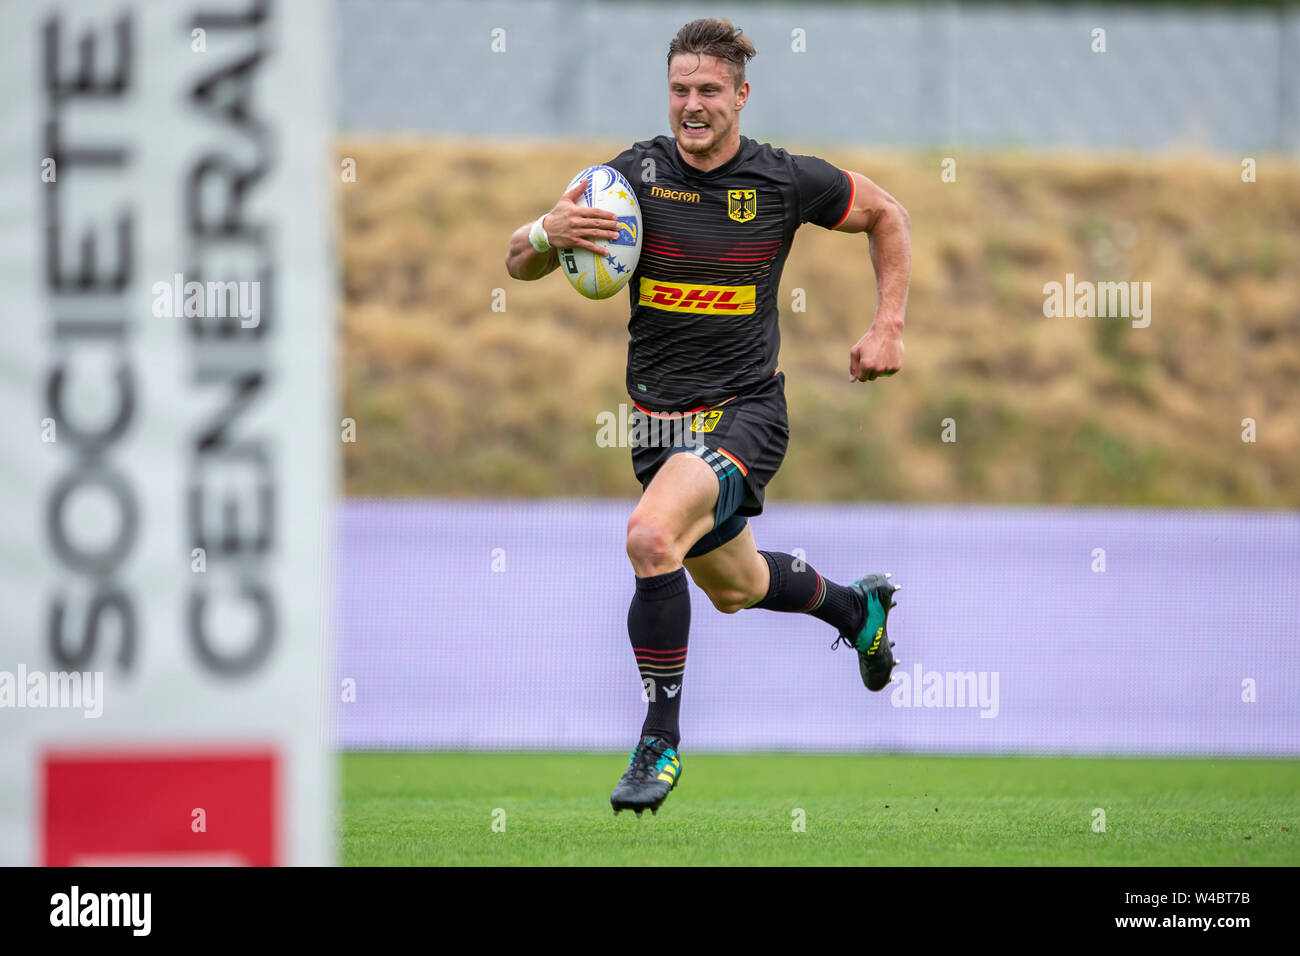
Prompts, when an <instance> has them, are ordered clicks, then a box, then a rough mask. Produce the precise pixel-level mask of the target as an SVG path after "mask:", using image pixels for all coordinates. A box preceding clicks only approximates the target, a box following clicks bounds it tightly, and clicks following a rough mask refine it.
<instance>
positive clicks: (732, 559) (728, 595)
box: [685, 524, 768, 614]
mask: <svg viewBox="0 0 1300 956" xmlns="http://www.w3.org/2000/svg"><path fill="white" fill-rule="evenodd" d="M685 564H686V571H687V573H689V574H690V576H691V580H692V581H694V582H695V584H696V585H697V586H698V587H699V589H700V590H701V591H703V592H704V593H705V594H707V595H708V596H709V600H710V601H712V602H713V606H714V607H716V608H717V609H718V610H719V611H722V612H724V613H726V614H731V613H734V612H736V611H739V610H741V609H742V608H746V607H749V606H750V605H751V604H754V603H755V602H757V601H761V600H762V599H763V595H765V594H766V593H767V586H768V568H767V560H766V559H765V558H764V557H763V556H762V555H761V554H759V553H758V547H757V546H756V545H755V544H754V532H753V531H752V530H751V529H750V526H749V525H748V524H747V525H745V528H744V530H742V531H741V532H740V534H738V535H736V536H735V537H734V538H732V539H731V540H730V541H728V542H727V543H726V544H724V545H722V546H721V547H718V548H714V549H713V550H712V551H710V552H708V553H707V554H702V555H700V556H699V557H698V558H687V559H686V561H685Z"/></svg>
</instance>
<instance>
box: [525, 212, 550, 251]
mask: <svg viewBox="0 0 1300 956" xmlns="http://www.w3.org/2000/svg"><path fill="white" fill-rule="evenodd" d="M545 218H546V214H543V215H541V216H538V217H537V221H536V222H535V223H533V228H531V229H529V230H528V241H529V242H531V243H532V244H533V248H534V249H536V250H537V251H538V252H550V251H551V237H550V236H548V235H547V234H546V229H545V227H543V226H542V220H543V219H545Z"/></svg>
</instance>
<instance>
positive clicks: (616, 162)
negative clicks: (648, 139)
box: [602, 145, 641, 186]
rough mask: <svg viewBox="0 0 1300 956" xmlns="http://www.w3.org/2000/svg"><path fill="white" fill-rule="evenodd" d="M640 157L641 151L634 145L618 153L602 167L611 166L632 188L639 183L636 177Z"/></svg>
mask: <svg viewBox="0 0 1300 956" xmlns="http://www.w3.org/2000/svg"><path fill="white" fill-rule="evenodd" d="M640 155H641V150H640V149H638V148H637V146H636V145H633V146H629V147H628V148H627V149H625V150H623V152H621V153H619V154H618V155H617V156H615V157H614V158H613V159H611V160H609V161H607V162H605V163H603V164H602V165H604V166H613V167H614V168H615V169H617V170H618V171H619V172H620V173H622V174H623V178H624V179H626V180H627V181H628V182H629V183H631V184H632V185H633V186H636V185H637V183H638V182H639V181H640V178H639V176H638V175H637V174H638V173H639V172H640V170H639V164H640V159H639V157H640Z"/></svg>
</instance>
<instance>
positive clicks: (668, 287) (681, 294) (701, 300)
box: [640, 276, 755, 315]
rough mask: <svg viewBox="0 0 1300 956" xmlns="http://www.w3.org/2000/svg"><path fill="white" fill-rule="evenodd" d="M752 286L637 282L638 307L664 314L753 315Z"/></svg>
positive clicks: (653, 280) (643, 279)
mask: <svg viewBox="0 0 1300 956" xmlns="http://www.w3.org/2000/svg"><path fill="white" fill-rule="evenodd" d="M754 288H755V287H754V286H752V285H691V284H690V283H686V282H664V281H663V280H661V279H647V278H645V277H644V276H643V277H642V278H641V297H640V303H641V305H648V306H650V307H651V308H653V309H663V310H664V311H665V312H693V313H696V314H698V313H701V312H712V313H716V314H718V315H753V314H754V304H755V292H754Z"/></svg>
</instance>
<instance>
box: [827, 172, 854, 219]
mask: <svg viewBox="0 0 1300 956" xmlns="http://www.w3.org/2000/svg"><path fill="white" fill-rule="evenodd" d="M840 172H842V173H843V174H844V175H845V176H848V177H849V206H848V208H847V209H845V210H844V215H842V216H840V221H839V222H837V223H836V224H835V225H833V226H831V228H832V229H838V228H839V227H840V226H841V225H843V223H844V220H845V219H848V218H849V213H851V212H853V197H854V196H856V195H857V192H858V184H857V183H855V182H854V181H853V174H852V173H850V172H849V171H848V170H847V169H841V170H840Z"/></svg>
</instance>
